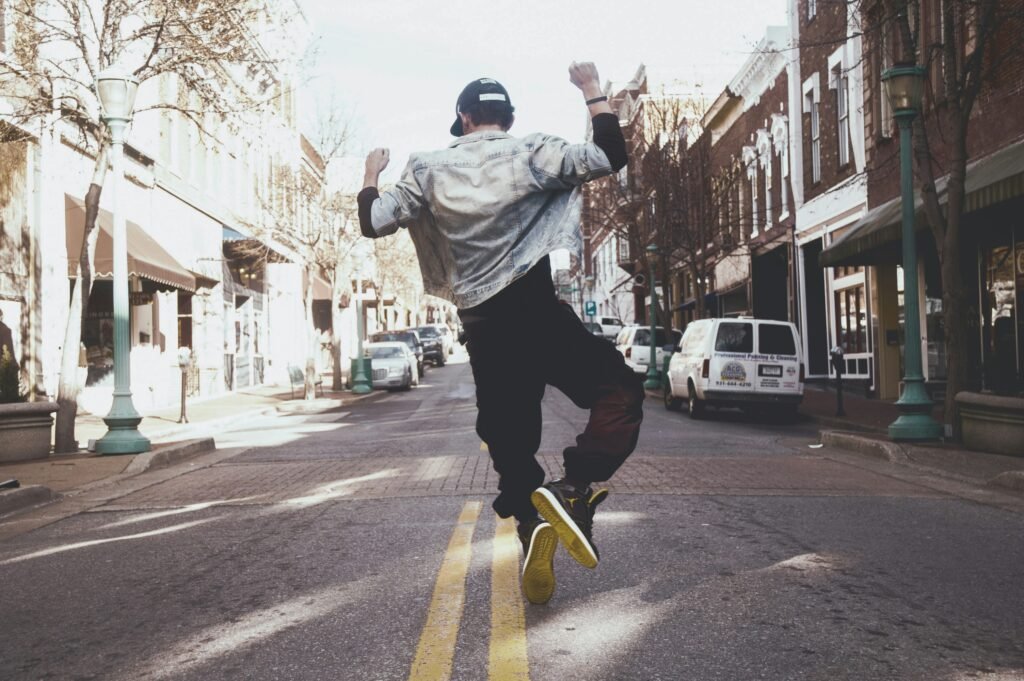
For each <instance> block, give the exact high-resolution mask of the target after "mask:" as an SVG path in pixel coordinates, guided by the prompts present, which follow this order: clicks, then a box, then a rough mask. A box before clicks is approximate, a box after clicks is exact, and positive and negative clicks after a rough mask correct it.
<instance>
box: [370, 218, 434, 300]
mask: <svg viewBox="0 0 1024 681" xmlns="http://www.w3.org/2000/svg"><path fill="white" fill-rule="evenodd" d="M373 255H374V260H375V261H376V272H377V274H376V282H375V284H376V285H375V286H374V289H375V291H376V292H377V309H378V310H383V303H384V294H385V293H391V294H393V295H395V296H396V298H397V297H401V298H403V299H405V300H406V301H408V302H409V303H411V306H412V307H413V308H414V309H415V310H416V311H417V313H418V312H419V307H420V302H421V300H422V298H423V277H422V276H421V275H420V268H419V259H418V258H417V256H416V249H415V247H414V246H413V243H412V238H411V237H410V236H409V232H408V230H399V232H398V233H397V234H395V235H394V236H393V237H391V238H388V239H374V240H373Z"/></svg>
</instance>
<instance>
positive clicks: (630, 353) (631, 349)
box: [626, 347, 633, 359]
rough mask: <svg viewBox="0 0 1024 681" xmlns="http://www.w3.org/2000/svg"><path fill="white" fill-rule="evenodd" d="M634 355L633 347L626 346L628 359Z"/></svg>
mask: <svg viewBox="0 0 1024 681" xmlns="http://www.w3.org/2000/svg"><path fill="white" fill-rule="evenodd" d="M632 356H633V348H632V347H628V348H626V359H629V358H630V357H632Z"/></svg>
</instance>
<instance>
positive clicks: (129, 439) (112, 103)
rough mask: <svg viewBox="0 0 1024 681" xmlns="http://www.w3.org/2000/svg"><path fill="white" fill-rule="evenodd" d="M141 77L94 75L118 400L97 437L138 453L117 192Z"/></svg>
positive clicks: (114, 448)
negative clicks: (103, 149) (105, 146)
mask: <svg viewBox="0 0 1024 681" xmlns="http://www.w3.org/2000/svg"><path fill="white" fill-rule="evenodd" d="M138 89H139V81H138V80H137V79H136V78H135V77H134V76H133V75H132V74H131V73H130V72H129V71H127V70H125V69H124V68H123V67H121V66H117V65H114V66H110V67H108V68H107V69H105V70H103V71H102V72H100V73H99V75H97V76H96V95H97V96H98V97H99V100H100V119H101V120H102V121H103V123H104V124H106V126H107V130H109V131H110V165H111V168H112V171H113V173H112V174H113V177H112V178H111V181H110V190H109V191H110V212H111V213H112V214H113V222H114V225H113V227H114V238H113V241H114V245H113V257H114V268H113V269H114V401H113V404H112V405H111V407H110V413H109V414H107V416H106V418H104V419H103V421H104V423H106V424H107V432H106V434H105V435H104V436H103V437H101V438H100V439H99V440H97V441H96V451H97V452H99V453H100V454H137V453H139V452H146V451H149V440H148V439H147V438H146V437H145V436H144V435H143V434H142V433H140V432H139V429H138V428H139V424H140V423H141V422H142V417H141V416H140V415H139V413H138V412H137V411H136V410H135V405H134V404H132V388H131V362H130V359H131V358H130V355H129V353H130V352H131V338H130V333H129V324H128V321H129V320H128V315H129V307H128V238H127V234H126V230H125V219H124V213H122V212H121V206H120V200H119V196H118V195H119V193H120V188H121V184H122V183H123V182H124V141H125V137H126V136H127V131H128V126H129V125H130V124H131V122H132V114H133V112H134V110H135V93H136V92H137V91H138Z"/></svg>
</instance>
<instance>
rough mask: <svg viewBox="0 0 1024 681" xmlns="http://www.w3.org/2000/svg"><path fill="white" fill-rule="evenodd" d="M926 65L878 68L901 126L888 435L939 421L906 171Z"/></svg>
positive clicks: (905, 436) (934, 426) (921, 432)
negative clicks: (897, 387) (896, 357)
mask: <svg viewBox="0 0 1024 681" xmlns="http://www.w3.org/2000/svg"><path fill="white" fill-rule="evenodd" d="M924 76H925V70H924V69H923V68H921V67H920V66H917V65H915V64H899V65H897V66H894V67H893V68H891V69H886V71H885V72H884V73H882V82H883V83H885V94H886V96H887V97H888V98H889V103H890V104H891V105H892V110H893V115H894V116H895V117H896V122H897V124H898V125H899V128H900V199H901V203H902V208H903V282H904V283H903V300H904V316H905V318H906V319H905V329H906V338H905V341H904V344H905V349H904V352H903V356H904V376H903V394H902V395H901V396H900V399H899V400H898V401H897V402H896V406H897V407H899V410H900V416H899V418H897V419H896V420H895V421H893V422H892V423H891V424H889V437H890V438H891V439H893V440H935V439H938V438H939V436H940V435H941V434H942V426H941V425H940V424H939V423H937V422H936V421H935V420H934V419H932V416H931V411H932V401H931V399H930V398H929V397H928V392H927V391H926V390H925V387H924V374H923V373H922V371H921V319H920V309H919V307H918V287H917V234H916V232H915V230H914V183H913V177H912V176H911V161H912V157H911V126H912V124H913V122H914V118H915V117H916V116H917V113H918V111H920V109H921V93H922V90H923V89H924Z"/></svg>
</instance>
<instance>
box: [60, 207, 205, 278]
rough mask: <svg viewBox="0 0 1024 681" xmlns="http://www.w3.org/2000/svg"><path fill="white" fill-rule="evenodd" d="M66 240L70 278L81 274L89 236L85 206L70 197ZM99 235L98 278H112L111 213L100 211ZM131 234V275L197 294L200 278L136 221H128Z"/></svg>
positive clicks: (66, 217) (97, 249)
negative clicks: (84, 244)
mask: <svg viewBox="0 0 1024 681" xmlns="http://www.w3.org/2000/svg"><path fill="white" fill-rule="evenodd" d="M64 210H65V215H64V224H65V241H66V247H67V252H68V276H69V277H71V278H72V279H73V278H75V277H76V276H77V275H78V259H79V256H80V254H81V252H82V238H83V236H84V233H85V204H84V203H83V202H82V201H80V200H78V199H76V198H74V197H72V196H68V195H67V194H65V195H64ZM96 223H97V227H98V228H99V230H100V231H99V234H98V235H97V237H96V257H95V262H94V267H95V271H94V272H93V277H94V278H96V279H110V278H112V277H113V276H114V258H113V250H114V237H113V233H114V218H113V216H112V215H111V214H110V212H109V211H105V210H102V209H101V210H100V214H99V216H98V217H97V219H96ZM126 227H127V235H128V274H129V275H135V276H137V277H143V278H145V279H149V280H150V281H153V282H156V283H158V284H163V285H165V286H169V287H172V288H176V289H181V290H182V291H193V292H194V291H195V290H196V278H195V276H194V275H193V274H192V273H191V272H189V271H188V270H187V269H185V268H184V267H182V266H181V264H180V263H179V262H178V261H177V260H175V259H174V256H172V255H171V254H170V253H168V252H167V251H166V250H164V248H163V246H161V245H160V244H158V243H157V242H156V240H155V239H153V237H151V236H150V235H149V234H147V233H146V231H145V230H144V229H142V228H141V227H139V226H138V225H137V224H135V223H134V222H126Z"/></svg>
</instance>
